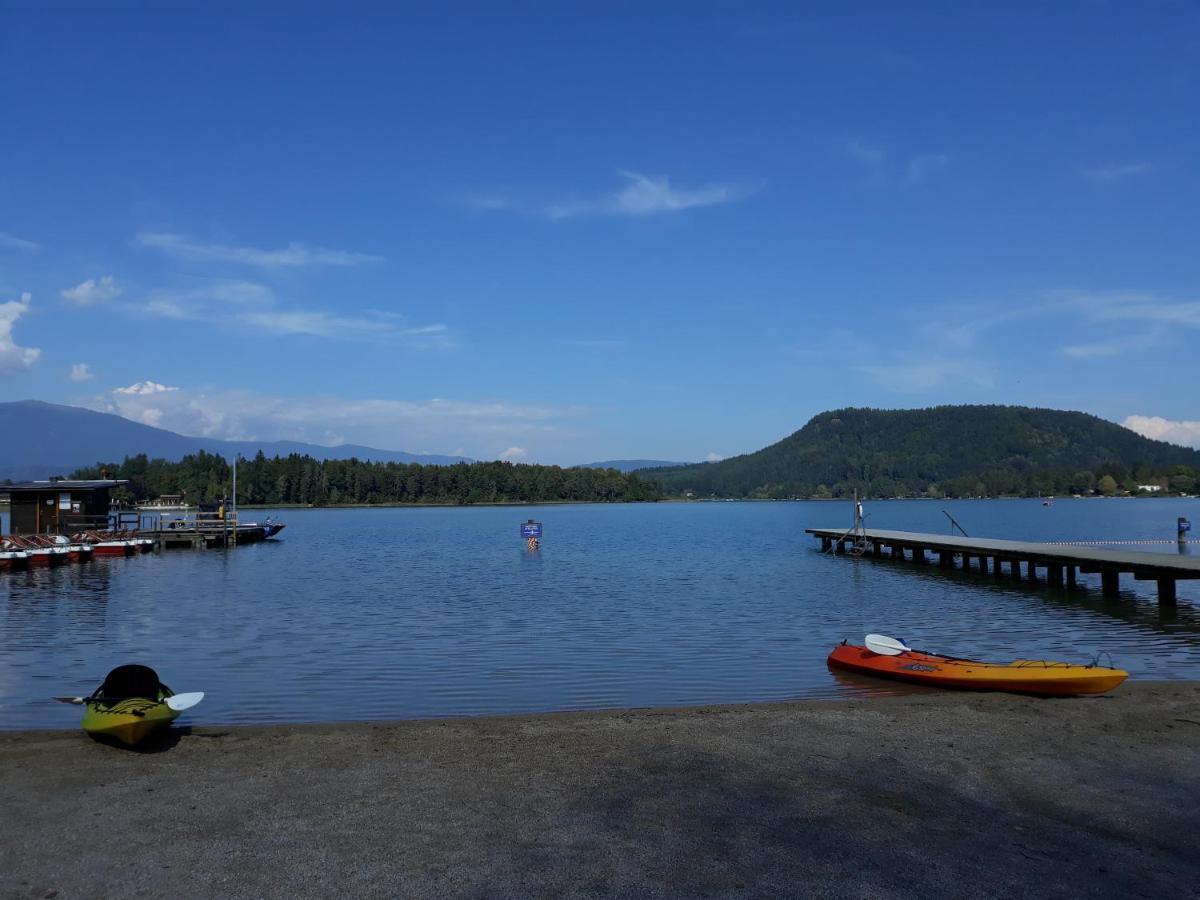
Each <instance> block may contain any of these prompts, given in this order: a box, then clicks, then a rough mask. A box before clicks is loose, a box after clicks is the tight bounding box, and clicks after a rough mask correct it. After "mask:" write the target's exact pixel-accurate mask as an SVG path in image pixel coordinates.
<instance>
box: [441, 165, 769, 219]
mask: <svg viewBox="0 0 1200 900" xmlns="http://www.w3.org/2000/svg"><path fill="white" fill-rule="evenodd" d="M617 174H618V175H619V176H620V177H621V178H622V179H624V184H623V185H622V186H621V187H619V188H617V189H615V190H613V191H610V192H608V193H603V194H599V195H596V196H590V197H588V196H585V197H574V198H563V199H558V200H552V201H549V202H534V201H528V200H522V199H520V198H518V197H514V196H509V195H505V194H494V193H484V194H467V195H463V196H460V197H459V198H458V201H459V202H460V203H461V204H463V205H466V206H469V207H471V208H472V209H477V210H481V211H511V212H520V213H524V214H527V215H534V216H538V217H540V218H546V219H550V220H552V221H559V220H563V219H573V218H578V217H581V216H629V217H633V218H640V217H646V216H654V215H661V214H664V213H678V212H683V211H684V210H688V209H696V208H699V207H704V206H718V205H721V204H725V203H734V202H736V201H738V200H743V199H745V198H746V197H749V196H750V195H751V194H753V193H755V192H756V191H758V190H760V189H761V188H762V184H761V183H760V184H739V183H710V184H702V185H694V186H680V185H675V184H672V183H671V180H670V179H669V178H667V177H666V176H651V175H643V174H641V173H640V172H630V171H620V172H618V173H617Z"/></svg>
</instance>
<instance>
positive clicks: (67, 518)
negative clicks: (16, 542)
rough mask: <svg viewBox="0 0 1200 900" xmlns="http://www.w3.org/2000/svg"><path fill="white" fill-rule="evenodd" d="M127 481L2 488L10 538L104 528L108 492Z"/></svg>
mask: <svg viewBox="0 0 1200 900" xmlns="http://www.w3.org/2000/svg"><path fill="white" fill-rule="evenodd" d="M128 483H129V482H128V481H115V480H111V479H105V480H103V481H66V480H59V481H26V482H22V483H20V484H9V485H4V486H3V487H2V488H0V490H2V491H4V492H6V493H7V494H8V495H9V499H10V506H9V521H10V522H11V525H12V527H11V531H12V533H13V534H71V533H73V532H75V531H82V530H85V529H88V528H105V527H107V524H108V509H109V505H110V498H109V492H110V491H112V489H113V488H115V487H120V486H121V485H123V484H128Z"/></svg>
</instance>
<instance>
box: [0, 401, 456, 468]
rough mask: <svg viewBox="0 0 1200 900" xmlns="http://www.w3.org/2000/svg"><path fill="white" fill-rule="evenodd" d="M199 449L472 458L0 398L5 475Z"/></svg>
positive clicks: (446, 460)
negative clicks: (161, 424)
mask: <svg viewBox="0 0 1200 900" xmlns="http://www.w3.org/2000/svg"><path fill="white" fill-rule="evenodd" d="M197 450H205V451H207V452H209V453H218V454H220V455H222V456H225V457H228V458H232V457H233V456H234V454H237V453H240V454H241V455H242V456H244V457H253V456H254V455H255V454H256V453H258V451H259V450H262V452H263V453H264V454H265V455H267V456H268V457H271V456H287V455H288V454H291V453H299V454H304V455H308V456H312V457H314V458H315V459H349V458H350V457H352V456H354V457H357V458H359V459H364V460H365V459H370V460H374V461H376V462H416V463H423V464H426V465H449V464H451V463H456V462H464V461H467V460H466V459H465V457H461V456H438V455H432V454H416V453H404V452H401V451H397V450H379V449H376V448H374V447H361V446H358V445H355V444H339V445H338V446H336V447H322V446H320V445H319V444H305V443H302V442H300V441H222V440H217V439H215V438H205V437H188V436H186V435H182V434H176V433H175V432H173V431H167V430H165V429H162V428H153V427H151V426H149V425H142V424H141V423H139V422H131V421H130V420H129V419H124V418H122V417H121V416H117V415H113V414H111V413H101V412H95V411H93V410H90V409H81V408H80V407H77V406H60V405H57V404H54V403H42V402H41V401H38V400H22V401H20V402H17V403H0V480H4V479H6V478H10V479H12V480H14V481H17V480H20V479H25V478H48V477H50V476H51V475H66V474H67V473H69V472H71V471H72V470H74V469H78V468H80V467H82V466H90V465H94V464H96V463H98V462H120V461H121V460H122V459H124V458H125V457H126V456H136V455H137V454H139V453H145V454H146V455H147V456H148V457H150V458H151V459H156V458H157V459H169V460H178V459H181V458H182V457H184V456H186V455H187V454H189V453H195V452H196V451H197Z"/></svg>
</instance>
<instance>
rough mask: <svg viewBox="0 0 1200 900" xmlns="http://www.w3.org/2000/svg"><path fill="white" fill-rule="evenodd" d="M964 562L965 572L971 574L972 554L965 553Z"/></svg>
mask: <svg viewBox="0 0 1200 900" xmlns="http://www.w3.org/2000/svg"><path fill="white" fill-rule="evenodd" d="M962 561H963V571H964V572H970V571H971V554H970V553H964V554H963V555H962Z"/></svg>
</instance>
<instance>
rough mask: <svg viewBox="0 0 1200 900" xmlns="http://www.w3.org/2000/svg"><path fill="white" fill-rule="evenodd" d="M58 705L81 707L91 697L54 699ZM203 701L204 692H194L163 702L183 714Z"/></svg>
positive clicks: (138, 698)
mask: <svg viewBox="0 0 1200 900" xmlns="http://www.w3.org/2000/svg"><path fill="white" fill-rule="evenodd" d="M52 699H54V700H57V701H58V702H59V703H74V704H75V705H76V706H82V705H83V704H85V703H87V702H88V701H89V700H92V699H93V698H92V697H54V698H52ZM104 699H105V700H148V699H149V698H148V697H105V698H104ZM203 699H204V691H194V692H192V693H190V694H172V695H171V696H170V697H168V698H167V699H166V700H165V701H164V702H165V703H166V704H167V706H169V707H171V709H173V710H175V712H183V711H184V710H185V709H191V708H192V707H193V706H195V705H196V704H197V703H199V702H200V701H201V700H203Z"/></svg>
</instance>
